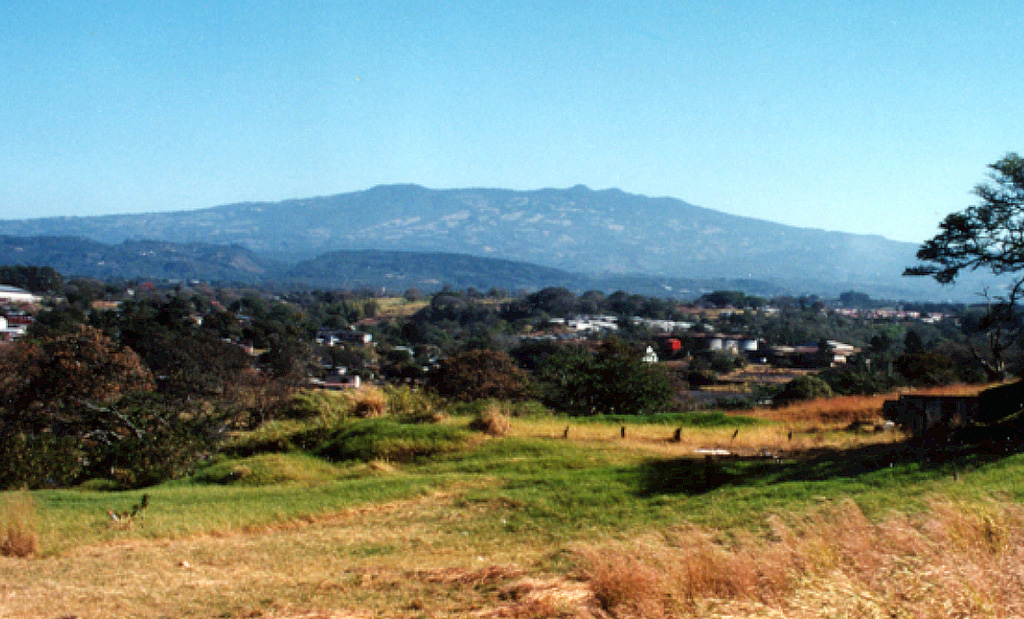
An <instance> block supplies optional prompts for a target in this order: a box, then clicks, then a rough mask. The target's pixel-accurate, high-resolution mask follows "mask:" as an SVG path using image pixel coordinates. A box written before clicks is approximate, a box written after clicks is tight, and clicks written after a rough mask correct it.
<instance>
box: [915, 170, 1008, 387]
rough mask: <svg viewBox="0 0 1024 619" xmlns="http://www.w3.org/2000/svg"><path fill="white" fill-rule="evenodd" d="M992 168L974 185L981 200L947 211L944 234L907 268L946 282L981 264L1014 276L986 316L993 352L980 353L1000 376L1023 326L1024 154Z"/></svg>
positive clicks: (988, 369)
mask: <svg viewBox="0 0 1024 619" xmlns="http://www.w3.org/2000/svg"><path fill="white" fill-rule="evenodd" d="M989 168H990V170H991V171H990V173H989V178H988V180H987V181H986V182H983V183H980V184H978V185H977V186H976V187H975V188H974V194H975V195H976V196H977V197H978V198H979V202H978V203H977V204H975V205H973V206H969V207H967V208H966V209H964V210H963V211H960V212H958V213H952V214H950V215H947V216H946V218H945V219H944V220H943V221H942V223H941V224H939V228H940V230H941V231H940V232H939V234H937V235H935V236H934V237H933V238H931V239H929V240H927V241H925V242H924V244H923V245H921V247H920V249H918V251H917V259H918V260H919V261H920V264H918V265H915V266H912V267H909V268H908V269H906V270H905V271H904V273H903V274H904V275H911V276H925V277H932V278H934V279H935V280H936V281H938V282H939V283H942V284H949V283H952V282H954V281H956V279H957V278H958V277H959V276H960V275H962V274H963V273H964V272H970V271H975V270H978V269H981V270H986V271H989V272H991V273H992V274H993V275H995V276H1008V277H1009V278H1010V281H1009V282H1008V284H1007V287H1006V291H1005V293H1004V294H996V295H991V296H990V301H991V304H990V309H989V312H988V315H987V316H986V318H985V320H984V321H983V322H984V327H985V337H984V339H985V340H986V346H987V348H988V358H987V359H985V358H983V357H982V356H981V355H980V354H979V355H976V356H977V357H978V360H979V361H981V362H982V363H983V364H984V365H985V368H986V372H987V373H988V374H989V377H990V378H992V379H996V378H1001V377H1002V376H1003V375H1004V374H1005V371H1006V361H1005V357H1006V352H1007V350H1008V349H1009V347H1011V346H1012V345H1013V344H1014V341H1015V339H1016V335H1017V333H1019V331H1020V328H1019V327H1020V325H1019V320H1018V318H1017V316H1016V313H1015V308H1016V305H1017V303H1018V302H1019V301H1020V299H1021V295H1022V293H1024V158H1022V157H1021V156H1020V155H1018V154H1017V153H1009V154H1007V155H1006V156H1005V157H1003V158H1002V159H1000V160H999V161H997V162H995V163H993V164H991V165H990V166H989ZM986 294H987V293H986Z"/></svg>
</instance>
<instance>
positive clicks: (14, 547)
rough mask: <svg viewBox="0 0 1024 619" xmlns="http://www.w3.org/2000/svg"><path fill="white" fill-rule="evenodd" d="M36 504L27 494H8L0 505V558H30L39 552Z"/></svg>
mask: <svg viewBox="0 0 1024 619" xmlns="http://www.w3.org/2000/svg"><path fill="white" fill-rule="evenodd" d="M36 520H37V517H36V504H35V501H34V500H32V495H30V494H29V493H28V492H14V493H11V494H8V495H7V496H6V497H5V498H4V501H3V503H2V504H0V556H5V557H31V556H32V555H34V554H36V552H38V551H39V533H38V530H37V523H36Z"/></svg>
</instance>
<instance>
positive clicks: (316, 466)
mask: <svg viewBox="0 0 1024 619" xmlns="http://www.w3.org/2000/svg"><path fill="white" fill-rule="evenodd" d="M336 477H337V470H336V469H335V468H334V465H332V464H330V463H327V462H324V461H323V460H319V459H317V458H314V457H312V456H307V455H305V454H260V455H256V456H252V457H249V458H243V459H241V460H225V461H222V462H217V463H215V464H211V465H210V466H207V467H205V468H203V469H202V470H200V471H199V472H197V473H196V474H195V475H193V476H192V480H193V481H196V482H199V483H209V484H237V485H240V486H266V485H272V484H283V483H289V482H298V483H306V484H315V483H320V482H324V481H329V480H331V479H335V478H336Z"/></svg>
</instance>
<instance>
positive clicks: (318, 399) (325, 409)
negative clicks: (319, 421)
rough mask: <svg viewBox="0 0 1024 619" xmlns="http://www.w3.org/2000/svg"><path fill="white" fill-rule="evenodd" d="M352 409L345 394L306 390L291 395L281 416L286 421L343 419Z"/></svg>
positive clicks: (351, 401) (350, 400)
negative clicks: (318, 418) (316, 418)
mask: <svg viewBox="0 0 1024 619" xmlns="http://www.w3.org/2000/svg"><path fill="white" fill-rule="evenodd" d="M352 407H353V400H352V398H351V397H349V396H348V395H347V394H345V393H341V392H338V391H326V390H324V389H306V390H303V391H299V392H298V393H295V394H294V395H292V397H291V398H290V399H289V401H288V404H287V406H286V407H285V408H284V411H283V413H282V416H283V417H284V418H286V419H312V418H314V417H322V418H329V419H343V418H345V417H347V416H348V415H349V414H350V413H351V412H352Z"/></svg>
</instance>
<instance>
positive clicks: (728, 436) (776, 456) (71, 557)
mask: <svg viewBox="0 0 1024 619" xmlns="http://www.w3.org/2000/svg"><path fill="white" fill-rule="evenodd" d="M878 406H880V404H878ZM872 407H874V408H872ZM877 412H878V408H877V407H875V404H869V403H868V402H866V401H864V400H857V399H851V400H848V401H845V402H843V401H842V400H840V399H836V400H831V401H829V403H827V404H812V405H810V406H805V407H798V408H792V409H789V410H788V411H787V410H779V411H753V412H750V413H747V414H744V415H742V416H730V415H721V414H717V415H710V416H708V417H707V418H701V417H692V416H676V417H661V418H656V419H652V420H647V421H646V422H643V423H641V422H638V421H637V420H633V419H626V420H624V419H620V418H605V419H596V420H588V421H586V422H581V421H579V420H566V419H565V418H553V417H545V416H538V417H531V418H514V419H512V420H511V427H510V429H509V431H508V432H507V434H505V435H504V436H497V437H492V436H486V435H484V434H481V433H478V432H473V431H471V430H469V429H468V426H469V423H470V419H469V418H467V417H458V416H456V417H451V418H449V419H447V420H446V421H444V422H442V424H441V425H442V426H443V427H444V429H443V430H433V429H432V430H429V431H426V430H424V431H423V433H422V434H418V433H417V432H419V431H415V432H414V431H409V430H402V432H405V434H402V436H401V440H400V441H398V442H401V444H403V445H407V446H410V450H411V451H408V452H402V451H400V450H397V448H396V447H395V445H396V444H398V442H395V443H388V442H387V441H383V440H382V439H381V438H380V437H381V436H385V435H390V434H391V433H393V432H395V430H394V427H392V426H390V425H388V424H386V423H383V422H382V421H379V420H371V422H372V423H371V422H366V423H365V424H364V425H360V426H358V427H359V428H362V430H361V431H360V432H354V431H352V430H351V428H350V429H348V430H346V431H345V432H344V433H338V435H337V436H333V435H332V436H331V437H329V438H330V440H331V441H334V442H330V441H325V444H327V443H330V444H332V445H335V446H336V447H335V449H339V450H341V451H339V452H331V453H345V454H349V455H351V456H352V459H347V460H344V461H337V459H335V461H329V460H328V459H326V457H316V456H314V455H311V454H308V453H303V452H298V451H282V452H259V453H252V454H247V455H238V456H237V457H231V458H226V457H222V458H219V459H217V460H216V461H213V462H211V463H210V464H209V465H208V466H207V467H205V468H204V469H202V470H200V471H198V472H197V474H196V475H195V476H193V477H192V478H190V479H185V480H178V481H175V482H171V483H167V484H163V485H161V486H158V487H154V488H149V489H146V490H145V491H144V492H145V493H146V494H147V495H148V499H149V506H148V508H147V509H146V510H144V511H143V512H142V514H141V515H139V516H136V517H135V518H134V519H133V520H132V521H131V522H130V523H127V522H124V521H121V522H114V521H113V520H112V519H111V518H109V517H108V515H107V513H106V512H107V510H113V511H115V512H120V511H124V510H128V509H130V507H131V506H132V505H133V504H138V503H139V502H140V500H141V498H142V494H143V491H134V492H102V491H97V490H86V489H76V490H60V491H38V492H33V493H7V494H6V495H3V496H2V497H0V536H3V535H5V534H4V533H3V531H4V528H3V527H4V526H7V524H9V523H16V526H15V527H14V528H17V529H19V530H21V531H27V532H29V533H30V534H31V535H34V536H35V538H36V539H37V542H36V551H35V553H34V554H32V555H31V556H29V557H27V558H18V557H16V556H6V557H0V617H54V618H56V617H69V616H75V617H83V618H85V617H89V618H93V617H126V616H131V617H225V618H228V617H267V618H271V617H276V618H299V617H303V618H320V617H331V618H341V617H380V616H384V617H439V616H458V617H463V616H466V617H470V616H472V617H676V616H679V617H687V616H701V617H825V616H830V617H899V616H906V617H926V618H927V617H949V616H971V617H974V616H990V617H1013V616H1021V615H1022V614H1024V594H1022V593H1021V591H1024V587H1022V586H1021V584H1022V583H1024V562H1022V561H1021V559H1022V558H1024V550H1021V549H1024V544H1022V543H1021V542H1024V514H1022V512H1021V509H1020V507H1019V504H1020V502H1021V498H1022V493H1024V486H1022V485H1021V482H1020V479H1021V478H1022V475H1021V473H1022V472H1024V456H1020V455H1016V454H1013V453H1003V452H1001V453H996V454H993V453H981V452H978V453H976V452H971V451H966V450H960V451H945V452H942V453H933V454H932V456H931V457H930V458H929V459H927V460H925V459H922V458H921V457H920V454H919V453H918V451H917V450H916V449H915V448H913V446H910V445H908V444H907V443H906V442H905V441H904V440H903V437H902V435H901V434H899V433H898V432H896V431H893V430H887V429H884V427H883V426H882V425H881V423H880V420H879V419H878V418H877ZM567 426H568V434H566V427H567ZM676 429H679V439H678V440H676V439H675V431H676ZM623 433H624V434H625V437H623ZM280 434H281V432H280V431H279V432H278V434H276V435H274V440H279V438H280ZM293 434H294V435H298V434H297V433H294V432H293ZM375 437H376V438H375ZM439 437H440V438H439ZM396 440H397V439H396ZM345 441H348V442H345ZM403 441H404V442H403ZM422 441H428V443H429V445H430V449H425V450H423V449H422V448H421V445H422V444H427V443H422ZM356 442H358V445H360V446H361V447H360V449H361V450H362V451H360V450H354V449H352V448H351V445H353V444H356ZM250 445H251V443H250ZM337 445H342V447H337ZM710 449H717V450H726V451H729V452H730V453H731V454H732V455H730V456H715V457H706V456H705V455H703V453H702V452H700V451H699V450H710ZM388 450H390V451H388ZM257 451H258V450H257ZM379 453H388V454H392V455H394V456H395V457H391V458H382V457H377V455H376V454H379ZM403 453H407V454H412V455H411V456H409V457H405V456H402V455H401V454H403ZM353 454H354V455H353ZM10 528H11V527H8V529H10ZM8 537H9V536H8Z"/></svg>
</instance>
